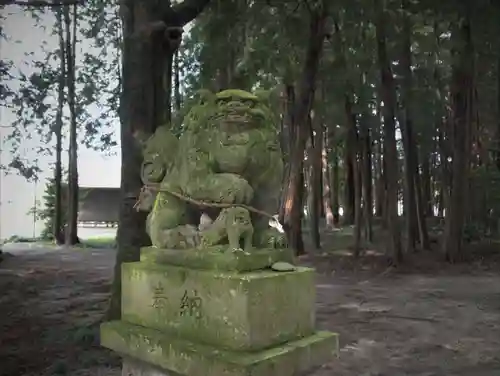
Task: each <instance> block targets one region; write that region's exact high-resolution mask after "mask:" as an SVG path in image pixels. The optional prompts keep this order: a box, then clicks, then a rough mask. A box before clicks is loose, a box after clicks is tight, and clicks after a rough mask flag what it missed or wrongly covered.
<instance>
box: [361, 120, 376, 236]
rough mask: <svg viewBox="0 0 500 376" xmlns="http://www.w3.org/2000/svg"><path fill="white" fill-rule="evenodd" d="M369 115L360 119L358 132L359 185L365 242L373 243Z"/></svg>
mask: <svg viewBox="0 0 500 376" xmlns="http://www.w3.org/2000/svg"><path fill="white" fill-rule="evenodd" d="M368 119H369V115H368V113H366V112H365V113H364V114H363V115H362V117H361V122H362V123H361V127H360V128H361V131H360V163H361V185H362V188H363V194H362V195H363V219H364V221H365V224H364V228H365V238H366V241H368V242H372V241H373V226H372V218H373V184H372V150H371V137H370V125H369V120H368Z"/></svg>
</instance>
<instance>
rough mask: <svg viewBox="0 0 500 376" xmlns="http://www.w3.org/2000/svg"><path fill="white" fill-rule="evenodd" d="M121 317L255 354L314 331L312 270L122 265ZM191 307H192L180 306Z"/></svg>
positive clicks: (200, 340) (143, 264)
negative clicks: (290, 270)
mask: <svg viewBox="0 0 500 376" xmlns="http://www.w3.org/2000/svg"><path fill="white" fill-rule="evenodd" d="M122 291H123V297H122V318H123V320H125V321H129V322H131V323H134V324H138V325H143V326H148V327H152V328H156V329H159V330H163V331H166V332H170V333H174V332H175V333H177V334H178V335H179V336H182V337H185V338H187V339H191V340H193V341H197V342H204V343H208V344H213V345H217V346H219V347H225V348H230V349H254V350H255V349H261V348H265V347H269V346H273V345H276V344H278V343H284V342H286V341H289V340H294V339H297V338H300V337H303V336H305V335H309V334H311V333H312V332H313V330H314V321H315V314H314V303H315V302H314V300H315V285H314V271H313V270H312V269H308V268H300V267H299V268H297V270H296V271H293V272H275V271H272V270H265V271H253V272H248V273H236V272H225V271H206V270H194V269H188V268H183V267H176V266H171V265H158V264H150V263H143V262H139V263H127V264H124V265H123V269H122ZM189 299H191V300H190V301H192V302H193V308H192V309H191V310H190V309H189V307H188V308H186V305H185V304H184V305H183V301H184V302H186V301H189Z"/></svg>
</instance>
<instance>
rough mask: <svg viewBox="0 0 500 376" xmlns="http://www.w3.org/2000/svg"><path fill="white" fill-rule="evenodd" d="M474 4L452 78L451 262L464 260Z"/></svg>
mask: <svg viewBox="0 0 500 376" xmlns="http://www.w3.org/2000/svg"><path fill="white" fill-rule="evenodd" d="M471 11H472V8H471V5H467V6H464V7H463V8H461V12H460V19H459V20H458V21H457V22H456V23H455V24H454V25H453V29H452V39H453V42H454V44H453V50H452V54H453V60H452V62H453V66H452V78H451V93H450V94H451V102H452V103H451V105H452V118H451V125H452V162H451V175H452V180H451V193H450V198H449V200H448V202H447V205H446V218H445V230H444V238H443V252H444V254H445V257H446V259H447V260H448V261H450V262H456V261H460V260H462V259H463V258H464V253H463V247H462V246H463V229H464V224H465V213H466V207H465V205H466V197H467V186H468V182H469V179H468V172H469V163H470V154H469V153H470V130H471V121H472V105H473V93H474V48H473V43H472V34H471Z"/></svg>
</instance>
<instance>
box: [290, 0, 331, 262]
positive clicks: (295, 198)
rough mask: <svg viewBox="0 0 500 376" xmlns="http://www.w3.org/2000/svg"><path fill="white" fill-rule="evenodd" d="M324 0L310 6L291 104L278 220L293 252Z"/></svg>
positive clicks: (299, 245) (300, 248) (299, 248)
mask: <svg viewBox="0 0 500 376" xmlns="http://www.w3.org/2000/svg"><path fill="white" fill-rule="evenodd" d="M326 5H327V1H326V0H324V1H322V2H321V3H320V4H318V5H317V6H316V7H315V8H314V9H311V20H310V30H309V43H308V47H307V51H306V57H305V63H304V67H303V69H302V74H301V76H300V80H299V84H298V95H297V102H296V105H295V107H294V121H295V123H294V124H293V126H294V128H295V130H296V138H295V140H294V143H293V145H292V150H291V153H290V154H291V158H290V169H289V176H288V179H287V185H286V191H285V192H286V193H285V194H286V196H285V197H286V198H285V210H284V218H283V221H282V223H284V224H285V230H286V232H287V236H288V243H289V245H290V247H292V248H293V249H295V251H296V253H297V254H302V253H304V245H303V242H302V235H301V227H302V226H301V221H300V219H301V217H302V215H301V214H302V207H303V203H302V194H301V192H302V191H303V176H302V169H303V163H304V150H305V146H306V142H307V139H308V137H309V133H310V132H309V129H308V127H307V118H308V116H309V112H310V111H311V106H312V102H313V98H314V90H315V87H316V76H317V73H318V66H319V61H320V58H321V54H322V51H323V41H324V38H325V32H326V19H327V14H328V10H327V6H326Z"/></svg>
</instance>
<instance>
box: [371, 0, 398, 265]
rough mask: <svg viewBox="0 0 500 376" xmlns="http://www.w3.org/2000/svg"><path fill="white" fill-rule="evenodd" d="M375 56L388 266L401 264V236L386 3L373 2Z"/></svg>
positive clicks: (394, 97)
mask: <svg viewBox="0 0 500 376" xmlns="http://www.w3.org/2000/svg"><path fill="white" fill-rule="evenodd" d="M375 7H376V13H377V15H376V34H377V54H378V64H379V70H380V76H381V85H382V86H381V92H382V98H383V101H384V107H383V113H384V174H385V176H386V184H387V186H386V192H387V196H386V210H387V214H386V218H387V223H388V231H389V235H388V245H389V249H390V251H391V258H392V262H393V263H395V264H399V263H400V262H401V261H402V260H403V252H402V249H401V235H400V229H399V227H400V226H399V217H398V171H399V168H398V154H397V148H396V120H395V113H396V111H395V107H396V88H395V83H394V76H393V74H392V68H391V61H390V59H389V55H388V53H387V41H386V38H387V36H386V26H387V22H388V19H387V11H386V0H375Z"/></svg>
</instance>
